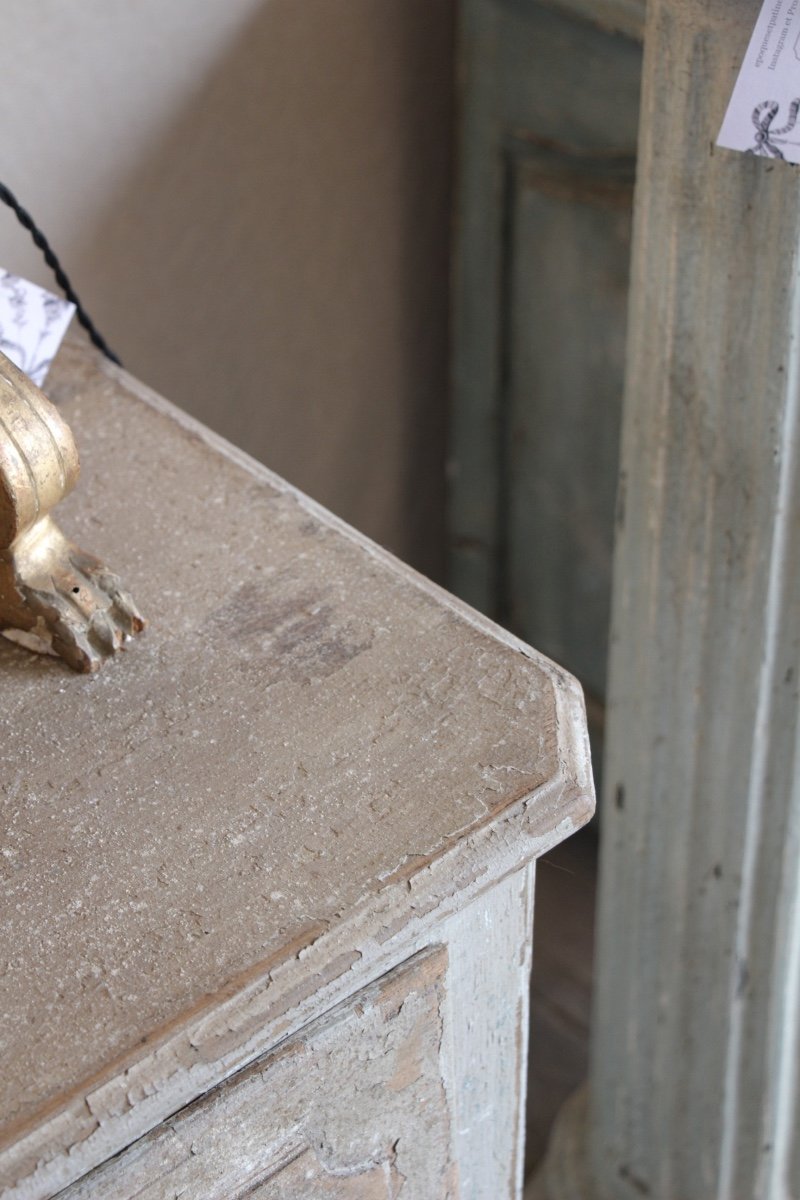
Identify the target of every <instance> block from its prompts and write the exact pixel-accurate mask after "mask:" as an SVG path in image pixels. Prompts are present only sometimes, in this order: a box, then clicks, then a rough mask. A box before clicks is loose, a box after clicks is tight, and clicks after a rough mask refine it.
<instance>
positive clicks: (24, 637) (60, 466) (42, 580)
mask: <svg viewBox="0 0 800 1200" xmlns="http://www.w3.org/2000/svg"><path fill="white" fill-rule="evenodd" d="M79 470H80V466H79V462H78V451H77V448H76V446H75V441H74V439H73V437H72V432H71V430H70V428H69V426H68V425H67V423H66V421H65V420H64V419H63V417H62V416H61V415H60V413H59V412H58V410H57V409H56V408H55V407H54V406H53V405H52V404H51V403H50V401H49V400H48V399H47V397H46V396H45V395H44V394H43V393H42V392H41V391H40V390H39V388H38V387H37V386H36V384H35V383H33V381H32V380H31V379H29V378H28V376H27V375H25V374H24V373H23V372H22V371H20V370H19V369H18V368H17V367H15V366H14V364H13V363H12V362H11V361H10V360H9V359H8V358H6V356H5V355H4V354H2V353H0V632H2V633H3V634H4V635H5V636H6V637H7V638H10V639H11V640H12V641H15V642H18V643H20V644H21V645H23V646H26V647H28V649H31V650H36V651H38V652H40V653H50V654H56V655H59V656H60V657H61V658H63V659H64V661H65V662H67V663H69V665H70V666H71V667H72V668H73V669H74V670H76V671H96V670H97V669H98V668H99V667H100V666H101V665H102V663H103V662H104V660H105V659H106V658H109V657H110V656H111V655H112V654H115V653H116V652H117V651H118V650H120V649H121V648H122V647H123V646H124V645H125V643H126V641H128V639H129V638H131V637H133V635H134V634H137V633H139V632H140V631H141V630H142V629H144V624H145V623H144V620H143V619H142V617H141V616H140V614H139V612H138V610H137V608H136V605H135V604H134V603H133V601H132V600H131V598H130V596H129V595H128V594H127V593H126V592H125V591H123V589H122V584H121V582H120V580H119V579H118V577H117V576H116V575H114V574H113V572H112V571H109V569H108V568H107V567H106V566H105V564H104V563H102V562H100V561H99V559H96V558H94V557H93V556H92V555H91V554H87V553H86V552H85V551H83V550H80V549H79V548H78V547H77V546H75V545H74V544H73V543H72V542H70V541H69V540H68V539H67V538H66V537H65V536H64V534H63V533H62V532H61V530H60V529H59V527H58V526H57V525H56V523H55V522H54V521H53V519H52V517H51V516H50V512H51V510H52V509H53V508H54V507H55V505H56V504H57V503H58V501H59V500H61V499H62V498H63V497H64V496H66V495H67V493H68V492H70V491H72V488H73V487H74V486H75V483H76V482H77V479H78V474H79Z"/></svg>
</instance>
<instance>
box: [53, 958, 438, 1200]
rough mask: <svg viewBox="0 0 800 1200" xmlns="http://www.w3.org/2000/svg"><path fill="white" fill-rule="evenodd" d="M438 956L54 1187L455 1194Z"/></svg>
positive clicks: (367, 992) (121, 1194)
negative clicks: (121, 1151)
mask: <svg viewBox="0 0 800 1200" xmlns="http://www.w3.org/2000/svg"><path fill="white" fill-rule="evenodd" d="M446 972H447V952H446V950H444V949H439V950H434V951H432V952H430V953H423V954H422V955H421V956H419V957H418V958H417V959H415V960H412V962H411V963H410V964H408V965H407V966H403V967H401V968H398V969H397V970H396V971H393V972H390V973H389V974H388V975H387V976H385V977H384V978H383V979H381V980H380V981H379V982H378V983H375V984H373V985H371V986H370V987H368V988H365V989H362V990H361V991H360V992H358V993H357V995H356V996H354V997H353V998H352V999H350V1000H348V1001H346V1002H345V1003H344V1004H343V1005H340V1006H339V1007H338V1008H336V1009H334V1010H333V1011H332V1012H331V1013H329V1014H327V1015H326V1016H325V1017H323V1018H322V1019H320V1020H319V1021H317V1022H315V1023H313V1024H312V1025H311V1026H310V1027H309V1028H308V1029H305V1030H303V1031H302V1032H301V1033H300V1034H298V1035H297V1036H296V1037H294V1038H289V1039H288V1040H287V1041H286V1042H285V1043H284V1044H282V1045H281V1047H280V1048H279V1049H277V1050H275V1051H273V1052H271V1053H270V1054H268V1055H266V1056H265V1057H264V1058H262V1059H259V1060H258V1062H256V1063H255V1064H253V1065H252V1066H250V1067H248V1068H246V1070H244V1071H243V1072H241V1073H240V1074H239V1075H237V1076H235V1077H234V1079H232V1080H231V1081H229V1082H227V1083H225V1084H223V1085H222V1086H221V1087H220V1088H217V1089H215V1091H214V1092H213V1093H212V1095H211V1096H209V1097H206V1098H204V1099H202V1100H199V1101H197V1103H196V1104H194V1105H191V1106H190V1107H189V1108H188V1109H185V1110H184V1111H183V1112H181V1113H180V1114H178V1116H176V1117H173V1118H172V1119H170V1120H169V1121H167V1122H165V1123H164V1124H163V1125H161V1126H159V1128H158V1129H157V1130H155V1131H154V1132H153V1133H152V1134H150V1135H148V1136H147V1137H145V1138H143V1139H142V1140H141V1141H140V1142H138V1143H137V1144H136V1145H135V1146H132V1147H131V1149H130V1150H128V1151H126V1152H125V1153H124V1154H122V1155H121V1156H119V1157H118V1158H115V1159H114V1160H113V1161H112V1162H110V1163H108V1164H106V1165H104V1166H102V1167H99V1168H98V1169H97V1170H96V1171H93V1172H92V1173H91V1174H90V1175H88V1176H86V1178H85V1179H83V1180H81V1181H79V1182H78V1183H76V1184H75V1185H74V1186H73V1187H70V1188H68V1189H67V1190H66V1192H64V1193H62V1195H63V1200H128V1198H130V1200H132V1198H133V1197H136V1198H137V1200H161V1198H162V1197H165V1196H167V1195H176V1196H180V1195H187V1196H191V1197H204V1196H214V1195H219V1194H222V1195H237V1196H238V1195H240V1194H242V1193H244V1194H246V1195H248V1196H251V1195H256V1196H258V1197H263V1198H264V1200H292V1198H294V1197H297V1200H300V1198H301V1197H303V1198H307V1197H311V1196H314V1197H320V1200H322V1198H323V1197H326V1196H328V1197H336V1200H351V1198H352V1200H362V1198H363V1200H395V1197H397V1196H398V1195H399V1194H400V1192H401V1189H402V1193H403V1196H404V1197H405V1196H408V1197H409V1200H411V1198H412V1197H416V1198H417V1200H453V1198H454V1197H455V1195H456V1190H455V1189H456V1179H455V1163H454V1162H453V1160H452V1157H451V1117H450V1113H449V1109H448V1097H447V1094H446V1092H445V1088H444V1086H443V1084H442V1077H441V1064H440V1050H441V1044H442V1037H443V1031H444V1025H443V1017H442V1012H441V1010H442V1007H443V1004H444V998H445V991H446Z"/></svg>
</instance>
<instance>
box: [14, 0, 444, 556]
mask: <svg viewBox="0 0 800 1200" xmlns="http://www.w3.org/2000/svg"><path fill="white" fill-rule="evenodd" d="M3 46H4V81H3V88H2V91H1V92H0V121H1V122H2V128H3V131H4V135H3V144H4V153H3V156H2V162H1V165H0V178H2V179H3V181H4V182H5V183H7V184H8V185H9V186H10V187H11V188H12V190H14V191H16V192H17V193H18V196H19V198H20V199H21V200H22V201H23V203H25V204H26V205H27V206H28V207H29V208H30V209H31V211H32V212H33V214H34V216H35V217H36V218H37V219H38V220H39V222H40V223H41V224H42V226H43V227H44V229H45V231H46V232H47V234H48V236H49V237H50V238H51V240H52V242H53V243H54V245H55V247H56V248H57V250H58V251H59V253H60V254H61V255H62V257H63V259H64V262H65V265H66V267H67V269H68V270H69V271H70V273H71V274H72V275H73V277H74V282H75V284H76V286H77V287H78V291H79V292H80V293H81V294H82V296H83V298H84V302H85V303H86V305H87V307H88V308H89V310H90V312H91V313H92V315H93V316H94V318H95V320H96V322H97V324H98V325H99V326H100V328H101V330H102V331H103V332H104V333H105V335H106V336H107V338H108V340H109V342H110V343H111V344H112V346H113V347H114V348H115V349H116V351H117V353H118V354H119V355H120V357H121V358H122V359H123V361H124V363H125V365H126V366H127V367H129V368H130V369H131V370H132V371H134V372H135V373H136V374H137V375H139V376H141V377H142V378H143V379H145V380H146V381H147V382H148V383H151V384H152V385H153V386H154V387H156V388H157V389H158V390H160V391H162V392H164V393H165V394H166V395H167V396H169V397H170V398H171V399H173V400H175V401H176V402H177V403H179V404H181V405H183V406H184V407H186V408H188V409H189V410H190V411H192V412H194V413H195V414H197V415H198V416H200V417H201V418H202V419H203V420H204V421H206V422H208V423H209V424H210V425H212V426H214V427H215V428H217V429H219V430H220V431H221V432H222V433H224V434H225V435H226V436H228V437H230V438H231V439H232V440H234V441H235V442H237V443H239V444H241V445H243V446H244V447H245V448H246V449H248V450H249V451H250V452H251V453H253V454H255V455H256V456H257V457H258V458H260V459H262V460H263V461H264V462H266V463H267V464H268V465H269V466H271V467H273V468H274V469H275V470H277V471H279V472H280V473H281V474H283V475H285V476H286V477H287V478H289V479H290V480H292V481H293V482H295V483H297V484H298V485H299V486H301V487H302V488H304V489H306V490H307V491H309V492H310V493H311V494H312V495H314V496H315V497H316V498H318V499H319V500H321V501H322V502H323V503H325V504H327V505H329V506H330V507H331V508H333V509H334V510H335V511H336V512H338V513H339V514H340V515H342V516H344V517H345V518H346V519H348V520H350V521H352V522H353V523H354V524H356V525H357V526H359V527H360V528H361V529H363V530H365V531H366V532H367V533H369V534H370V535H371V536H373V537H375V538H377V539H378V540H379V541H381V542H383V543H385V544H387V545H389V546H390V547H391V548H392V549H393V550H395V551H396V552H398V553H399V554H401V555H402V556H403V557H406V558H408V559H410V560H411V561H412V562H414V564H415V565H417V566H420V567H421V568H422V569H423V570H426V571H428V572H431V573H434V574H436V573H438V570H439V568H440V562H441V559H440V553H441V525H442V469H441V464H442V458H443V425H444V407H445V400H446V397H445V390H446V325H447V240H448V206H449V195H448V189H449V178H450V161H449V159H450V146H451V118H452V113H451V66H452V64H451V55H452V0H36V3H34V4H32V3H30V0H5V3H4V5H3ZM26 239H27V235H26V234H25V233H24V231H23V230H22V229H21V228H19V227H18V226H17V225H16V223H15V221H14V218H13V216H12V215H11V213H10V212H8V211H7V210H4V209H0V265H3V266H7V267H9V268H10V269H12V270H17V271H20V272H21V273H23V274H27V275H28V276H29V277H32V278H35V279H37V280H38V281H40V282H42V283H45V284H51V277H50V276H49V273H48V272H47V270H46V268H44V267H43V266H41V265H40V260H39V258H38V257H37V253H36V251H35V250H34V249H33V247H32V246H30V245H29V243H28V241H27V240H26Z"/></svg>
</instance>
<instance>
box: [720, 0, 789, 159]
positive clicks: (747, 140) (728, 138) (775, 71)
mask: <svg viewBox="0 0 800 1200" xmlns="http://www.w3.org/2000/svg"><path fill="white" fill-rule="evenodd" d="M798 114H800V0H764V4H763V5H762V8H761V12H760V14H759V17H758V20H757V21H756V27H755V29H754V30H753V36H752V38H751V39H750V45H749V46H748V47H747V53H746V54H745V56H744V62H743V63H742V66H741V70H740V71H739V77H738V79H737V80H736V86H735V87H734V89H733V95H732V96H731V102H730V104H729V105H728V111H727V112H726V113H725V120H724V121H723V122H722V129H721V130H720V133H719V137H718V139H717V145H718V146H725V147H726V148H727V149H729V150H745V151H746V152H747V153H749V154H758V155H761V156H762V157H764V158H783V159H785V160H786V161H787V162H791V163H797V162H800V121H799V120H798Z"/></svg>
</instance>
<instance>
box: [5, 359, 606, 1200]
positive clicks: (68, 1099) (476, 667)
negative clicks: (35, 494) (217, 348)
mask: <svg viewBox="0 0 800 1200" xmlns="http://www.w3.org/2000/svg"><path fill="white" fill-rule="evenodd" d="M52 394H53V396H54V398H56V399H57V400H59V401H60V402H62V403H63V404H64V411H65V415H66V416H67V417H68V419H69V420H70V422H71V424H72V425H73V428H74V429H75V432H76V435H77V436H78V438H79V439H80V443H81V446H82V451H83V465H84V484H83V487H82V489H81V491H80V493H79V494H76V495H74V496H73V497H71V498H70V499H69V500H68V501H67V502H66V503H65V505H64V509H65V512H64V523H65V526H66V527H67V528H68V529H69V531H70V533H71V534H75V535H77V536H79V537H80V536H81V535H83V534H85V533H87V532H88V531H91V540H92V545H93V546H95V547H96V548H97V549H98V551H99V552H100V553H106V552H110V551H111V550H114V551H116V554H117V559H116V560H115V561H118V562H119V566H120V569H121V570H122V571H123V572H124V573H125V575H126V577H127V578H128V579H129V580H130V581H131V583H132V586H133V585H134V581H135V586H136V589H137V595H139V596H140V597H141V603H142V605H143V607H146V609H147V611H148V613H149V614H150V615H151V618H152V624H151V628H150V630H149V631H148V633H147V635H146V637H145V638H143V639H142V640H141V643H140V644H138V645H137V646H136V647H135V649H133V650H131V651H130V652H129V654H128V655H127V656H126V658H125V660H124V661H123V662H121V663H120V664H118V666H117V667H116V668H115V669H113V670H111V671H108V672H107V673H105V674H104V675H103V676H102V677H101V678H99V679H92V680H83V679H73V678H71V677H67V676H66V674H64V673H62V671H61V668H59V666H58V665H57V664H55V663H53V662H51V661H47V660H35V659H31V657H30V656H29V655H27V654H25V653H24V652H23V651H21V650H19V649H17V648H15V647H12V646H10V645H9V646H7V647H5V648H0V671H2V674H3V700H4V704H3V712H2V715H1V716H0V735H1V739H2V740H0V747H2V748H1V749H0V766H1V767H2V770H1V771H0V788H1V789H2V790H1V791H0V795H2V799H3V818H4V826H3V828H4V836H3V857H2V860H0V861H1V862H2V913H3V922H2V929H1V937H2V940H1V941H0V958H1V959H2V963H3V968H4V969H3V974H2V1002H3V1010H4V1013H5V1014H6V1017H5V1024H4V1028H3V1039H4V1048H3V1053H4V1061H5V1063H6V1065H5V1067H4V1070H3V1072H2V1076H1V1077H0V1086H2V1096H1V1097H0V1111H2V1113H3V1126H2V1146H3V1150H2V1153H0V1186H2V1187H3V1188H5V1189H6V1194H7V1195H8V1196H9V1197H14V1198H15V1200H23V1198H25V1200H38V1198H40V1197H43V1196H47V1195H50V1194H52V1193H53V1191H55V1190H57V1188H58V1187H64V1186H66V1185H67V1184H68V1183H70V1182H72V1181H73V1180H74V1179H76V1178H77V1177H78V1176H79V1175H81V1174H82V1173H85V1172H86V1171H87V1170H89V1169H91V1168H92V1167H93V1166H95V1165H97V1164H98V1163H99V1162H102V1161H103V1160H105V1159H106V1158H108V1157H109V1156H110V1155H112V1154H114V1153H117V1152H118V1151H119V1150H120V1149H121V1148H122V1147H123V1146H125V1145H127V1144H129V1143H130V1142H131V1141H132V1140H134V1139H135V1138H137V1137H140V1136H141V1135H142V1134H144V1133H145V1132H147V1131H148V1130H149V1129H151V1128H153V1127H154V1126H155V1125H156V1124H157V1123H158V1122H160V1121H162V1120H164V1119H165V1118H166V1117H167V1116H169V1115H170V1114H171V1113H174V1112H175V1111H176V1110H177V1109H178V1108H180V1107H181V1106H183V1105H185V1104H187V1103H190V1102H191V1101H192V1100H194V1099H195V1098H196V1097H198V1096H199V1095H201V1094H203V1093H204V1092H206V1091H207V1090H208V1089H209V1088H211V1087H213V1086H215V1085H216V1084H218V1083H219V1082H220V1081H221V1080H222V1079H224V1078H226V1077H227V1076H229V1075H230V1074H231V1073H233V1072H234V1071H236V1070H238V1069H240V1068H241V1067H243V1066H245V1065H246V1064H247V1063H248V1062H250V1061H252V1060H253V1059H254V1058H255V1057H257V1056H258V1055H259V1054H262V1053H264V1052H265V1051H266V1050H268V1049H269V1048H270V1047H271V1046H273V1045H275V1044H276V1043H277V1042H278V1040H280V1039H281V1038H284V1037H287V1036H289V1035H290V1034H291V1033H292V1032H293V1031H294V1030H297V1029H299V1028H301V1027H302V1026H303V1025H304V1024H306V1023H307V1022H308V1021H309V1020H311V1019H313V1018H314V1017H315V1016H317V1015H318V1014H319V1013H320V1012H322V1011H325V1010H326V1009H328V1008H330V1007H331V1006H333V1005H334V1004H336V1003H338V1002H340V1001H342V1000H343V999H345V998H346V997H347V996H348V995H351V994H352V993H353V991H355V990H356V989H357V988H358V987H360V986H363V985H364V984H365V983H367V982H369V981H370V980H372V979H374V978H376V977H377V976H378V975H380V974H382V973H383V972H385V971H386V970H389V969H391V968H392V967H393V966H395V965H396V964H397V963H398V962H400V961H402V960H403V959H405V958H408V956H409V954H411V953H413V952H414V951H415V950H417V949H419V948H420V947H421V946H424V945H425V944H427V942H428V941H430V938H431V930H433V929H435V928H436V927H438V926H439V925H440V924H441V922H442V921H444V920H446V919H447V918H448V916H450V915H451V914H452V913H454V912H456V911H458V910H459V909H461V908H462V907H463V906H464V905H465V904H467V903H468V902H469V901H470V900H471V899H472V898H474V897H476V896H478V895H480V894H481V893H482V892H483V891H485V890H486V889H487V888H489V887H491V886H492V885H493V884H495V883H496V882H497V881H498V880H499V879H502V878H503V877H504V876H506V875H508V874H510V873H512V872H515V871H517V870H518V869H519V868H520V867H521V866H523V865H524V864H525V863H526V862H528V861H530V860H532V859H533V858H535V857H536V856H537V855H538V854H540V853H541V852H542V851H544V850H546V849H547V848H548V847H549V846H551V845H552V844H554V843H555V842H557V841H559V840H560V839H561V838H563V837H564V836H566V835H567V834H568V833H569V832H571V831H572V830H573V829H574V828H575V827H577V826H578V825H579V824H581V823H582V822H583V821H585V820H586V819H587V818H588V816H589V815H590V813H591V808H592V796H591V781H590V776H589V765H588V753H587V745H586V734H585V723H584V718H583V707H582V702H581V698H580V695H579V692H578V690H577V688H576V685H575V683H574V681H573V680H571V679H570V677H569V676H567V675H566V674H565V673H564V672H562V671H560V670H559V669H558V668H556V667H554V666H553V664H551V663H549V662H547V660H545V659H543V658H541V657H540V656H538V655H536V654H535V653H534V652H533V651H531V650H530V649H529V648H527V647H525V646H524V645H523V644H522V643H520V642H518V641H517V640H516V639H514V638H512V637H511V636H510V635H507V634H505V633H503V632H502V631H500V630H498V629H497V628H496V627H494V626H492V625H491V624H490V623H489V622H487V621H486V620H484V619H483V618H481V617H479V616H478V615H477V614H476V613H473V612H471V611H470V610H469V609H467V608H466V606H464V605H462V604H460V603H459V602H458V601H455V600H453V599H452V598H451V597H449V596H447V595H446V593H444V592H442V591H441V590H440V589H437V588H436V587H434V586H433V585H432V584H429V583H428V582H427V581H425V580H423V579H421V578H420V577H419V576H416V575H415V574H414V573H413V572H411V571H409V570H408V569H407V568H404V567H402V566H401V564H399V563H398V562H397V561H396V560H394V559H392V558H391V556H389V555H388V554H386V553H384V552H383V551H381V550H379V549H378V548H377V547H375V546H374V545H372V544H371V543H369V542H368V541H367V540H366V539H364V538H362V537H360V536H359V535H357V534H355V533H354V532H353V531H352V530H350V529H348V528H347V527H346V526H344V525H343V524H342V523H340V522H337V521H336V520H335V519H334V518H332V517H331V516H330V515H329V514H326V513H325V512H324V511H323V510H321V509H320V508H319V507H318V506H316V505H314V504H313V503H312V502H311V501H309V500H307V499H306V498H305V497H302V496H301V495H300V494H298V493H297V492H296V491H294V490H293V489H291V488H290V487H288V486H287V485H285V484H284V483H283V482H282V481H280V480H279V479H277V478H276V477H275V476H273V475H271V474H270V473H269V472H267V471H266V470H265V469H263V468H261V467H259V466H258V465H257V464H255V463H254V462H253V461H252V460H250V459H249V458H248V457H247V456H246V455H244V454H242V453H241V452H238V451H236V450H234V449H233V448H232V447H230V446H227V445H226V444H225V443H223V442H222V441H221V440H220V439H218V438H216V437H215V436H214V435H212V434H210V433H209V432H208V431H207V430H205V429H204V428H203V427H202V426H199V425H198V424H197V423H195V422H193V421H191V420H190V419H188V418H186V417H184V416H183V415H182V414H180V413H179V412H177V410H174V409H172V408H171V407H170V406H169V405H167V404H166V403H165V402H163V401H161V400H159V399H158V398H157V397H155V396H153V394H152V393H150V392H148V391H147V389H145V388H143V387H142V386H141V385H139V384H137V383H136V382H135V381H134V380H132V379H131V378H130V377H129V376H126V375H125V374H124V373H120V372H118V371H117V370H115V369H113V368H111V367H110V366H107V365H105V364H101V363H99V362H98V361H97V359H96V357H95V356H93V355H89V354H87V353H86V352H84V351H83V350H77V349H76V348H75V346H74V345H73V346H68V347H66V349H65V350H64V352H63V353H62V356H61V358H60V361H59V363H58V364H57V366H56V367H55V368H54V375H53V388H52ZM87 540H88V538H87Z"/></svg>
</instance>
